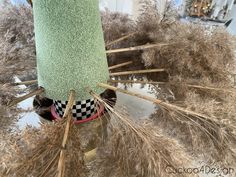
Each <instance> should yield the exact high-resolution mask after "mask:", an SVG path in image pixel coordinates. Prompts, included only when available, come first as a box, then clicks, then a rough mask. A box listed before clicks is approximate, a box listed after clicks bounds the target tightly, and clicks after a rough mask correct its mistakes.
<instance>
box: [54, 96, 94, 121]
mask: <svg viewBox="0 0 236 177" xmlns="http://www.w3.org/2000/svg"><path fill="white" fill-rule="evenodd" d="M67 103H68V101H60V100H57V101H53V104H54V106H55V110H56V112H57V114H58V115H59V116H60V117H62V116H63V114H64V111H65V109H66V105H67ZM97 110H98V106H97V104H96V103H95V101H94V99H93V98H92V99H88V100H83V101H76V102H75V105H74V106H73V108H72V114H73V117H74V118H76V119H77V120H83V119H86V118H89V117H91V116H92V115H94V114H96V112H97Z"/></svg>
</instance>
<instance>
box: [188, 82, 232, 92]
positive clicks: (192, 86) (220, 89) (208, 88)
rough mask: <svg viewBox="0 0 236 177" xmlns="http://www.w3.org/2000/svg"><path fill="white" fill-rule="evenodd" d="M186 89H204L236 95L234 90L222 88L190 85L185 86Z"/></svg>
mask: <svg viewBox="0 0 236 177" xmlns="http://www.w3.org/2000/svg"><path fill="white" fill-rule="evenodd" d="M187 86H188V87H191V88H196V89H205V90H213V91H220V92H228V93H236V90H235V91H233V90H229V89H224V88H215V87H208V86H200V85H191V84H187Z"/></svg>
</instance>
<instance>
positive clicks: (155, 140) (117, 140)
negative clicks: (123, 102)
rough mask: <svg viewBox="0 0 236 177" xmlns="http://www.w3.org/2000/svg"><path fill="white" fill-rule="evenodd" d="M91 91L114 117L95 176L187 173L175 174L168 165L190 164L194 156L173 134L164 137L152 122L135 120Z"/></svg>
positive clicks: (144, 175)
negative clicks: (190, 155)
mask: <svg viewBox="0 0 236 177" xmlns="http://www.w3.org/2000/svg"><path fill="white" fill-rule="evenodd" d="M89 92H90V94H91V95H92V96H93V97H94V98H95V99H97V100H98V101H99V102H100V103H101V104H103V105H104V106H105V107H106V109H107V111H108V113H109V115H110V117H111V122H110V125H109V130H110V131H109V137H108V140H107V142H106V143H105V145H104V146H103V147H100V148H99V149H98V157H97V162H96V167H95V169H98V170H94V171H96V174H94V176H110V177H118V176H129V177H130V176H139V177H146V176H150V177H162V176H163V177H164V176H176V175H177V176H185V175H184V174H171V173H168V170H166V169H167V168H168V167H171V168H177V167H180V166H184V165H187V166H188V165H189V163H190V162H191V158H190V157H189V156H188V155H187V154H186V153H185V152H184V148H183V147H182V146H181V145H179V144H178V143H177V142H176V141H174V140H173V139H171V138H169V137H164V136H163V135H162V134H161V132H160V131H159V130H158V129H156V128H157V127H155V126H154V125H153V123H152V122H149V121H147V122H143V123H141V122H139V123H138V122H135V121H134V120H132V119H131V118H129V117H128V116H127V115H124V114H123V113H121V111H119V110H117V109H114V108H112V107H111V106H110V105H109V102H106V101H107V100H102V99H101V98H100V97H99V96H98V95H97V94H96V93H94V92H93V91H91V90H89Z"/></svg>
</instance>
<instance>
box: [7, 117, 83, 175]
mask: <svg viewBox="0 0 236 177" xmlns="http://www.w3.org/2000/svg"><path fill="white" fill-rule="evenodd" d="M64 130H65V122H64V121H59V122H56V123H54V124H51V123H50V124H43V125H42V127H41V128H40V129H36V128H32V127H28V128H26V129H25V130H24V132H22V133H21V134H20V135H19V136H18V137H12V139H11V141H12V153H14V154H10V155H8V156H7V157H8V159H5V160H6V162H8V168H7V169H10V170H8V171H5V174H3V175H4V176H11V177H12V176H17V177H18V176H38V177H39V176H55V175H56V174H57V167H58V166H57V165H58V160H59V154H60V151H61V144H62V139H63V135H64ZM22 137H23V138H22ZM8 148H9V147H8ZM65 153H66V154H65V159H66V160H65V176H68V177H70V176H71V177H74V176H78V177H81V176H87V175H86V173H87V170H86V167H85V166H84V159H83V158H84V154H83V151H82V149H81V145H80V138H79V131H78V129H77V128H76V127H75V126H72V127H71V130H70V133H69V139H68V143H67V145H66V149H65ZM9 162H10V164H9Z"/></svg>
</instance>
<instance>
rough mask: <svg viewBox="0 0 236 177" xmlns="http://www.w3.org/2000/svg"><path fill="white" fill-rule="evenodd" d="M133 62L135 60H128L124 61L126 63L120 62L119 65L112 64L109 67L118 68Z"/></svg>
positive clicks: (110, 68)
mask: <svg viewBox="0 0 236 177" xmlns="http://www.w3.org/2000/svg"><path fill="white" fill-rule="evenodd" d="M132 63H133V61H127V62H124V63H120V64H117V65H113V66H110V67H109V68H108V69H109V70H112V69H117V68H120V67H123V66H127V65H130V64H132Z"/></svg>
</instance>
